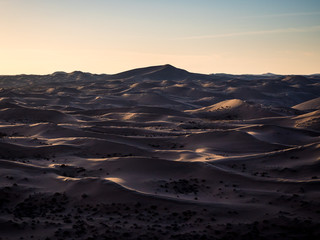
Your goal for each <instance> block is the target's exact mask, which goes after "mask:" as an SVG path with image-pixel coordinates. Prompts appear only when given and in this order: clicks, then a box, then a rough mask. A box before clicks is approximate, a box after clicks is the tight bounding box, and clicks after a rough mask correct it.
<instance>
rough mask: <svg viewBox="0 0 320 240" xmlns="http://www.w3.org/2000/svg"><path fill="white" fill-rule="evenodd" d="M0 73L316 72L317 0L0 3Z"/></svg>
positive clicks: (319, 68)
mask: <svg viewBox="0 0 320 240" xmlns="http://www.w3.org/2000/svg"><path fill="white" fill-rule="evenodd" d="M0 31H1V35H0V74H2V75H3V74H21V73H26V74H30V73H34V74H48V73H52V72H54V71H66V72H71V71H74V70H81V71H87V72H92V73H116V72H120V71H124V70H128V69H132V68H136V67H144V66H150V65H159V64H166V63H170V64H172V65H175V66H177V67H180V68H184V69H187V70H189V71H193V72H201V73H221V72H225V73H253V74H255V73H266V72H273V73H279V74H312V73H319V72H320V1H319V0H157V1H156V0H154V1H153V0H55V1H53V0H50V1H48V0H0Z"/></svg>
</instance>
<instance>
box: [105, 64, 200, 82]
mask: <svg viewBox="0 0 320 240" xmlns="http://www.w3.org/2000/svg"><path fill="white" fill-rule="evenodd" d="M195 75H198V74H195V73H190V72H188V71H186V70H184V69H180V68H176V67H174V66H172V65H170V64H166V65H160V66H152V67H146V68H136V69H133V70H129V71H125V72H122V73H118V74H114V75H112V76H110V78H112V79H126V78H127V79H136V78H144V79H145V78H150V79H153V80H179V79H185V78H189V77H192V76H195ZM204 76H205V75H204Z"/></svg>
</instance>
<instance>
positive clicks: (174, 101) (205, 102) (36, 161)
mask: <svg viewBox="0 0 320 240" xmlns="http://www.w3.org/2000/svg"><path fill="white" fill-rule="evenodd" d="M0 87H1V90H0V211H1V214H0V239H1V240H7V239H8V240H9V239H47V240H49V239H51V240H53V239H183V240H184V239H273V240H274V239H281V240H283V239H319V238H320V100H319V99H320V75H309V76H294V75H289V76H282V75H273V74H265V75H228V74H211V75H206V74H196V73H190V72H188V71H186V70H183V69H178V68H175V67H173V66H171V65H163V66H153V67H147V68H140V69H134V70H131V71H127V72H123V73H119V74H114V75H107V74H102V75H97V74H91V73H83V72H79V71H77V72H72V73H64V72H56V73H53V74H49V75H17V76H0Z"/></svg>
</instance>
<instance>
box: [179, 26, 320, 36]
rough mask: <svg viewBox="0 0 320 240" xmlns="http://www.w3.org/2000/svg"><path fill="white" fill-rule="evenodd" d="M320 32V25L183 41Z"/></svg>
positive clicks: (227, 34) (235, 33)
mask: <svg viewBox="0 0 320 240" xmlns="http://www.w3.org/2000/svg"><path fill="white" fill-rule="evenodd" d="M318 31H320V25H318V26H312V27H304V28H283V29H272V30H261V31H248V32H233V33H222V34H213V35H202V36H190V37H184V38H183V39H214V38H228V37H239V36H251V35H269V34H277V33H303V32H318Z"/></svg>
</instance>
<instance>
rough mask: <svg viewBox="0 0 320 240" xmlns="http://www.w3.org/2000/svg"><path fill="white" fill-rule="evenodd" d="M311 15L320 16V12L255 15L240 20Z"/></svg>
mask: <svg viewBox="0 0 320 240" xmlns="http://www.w3.org/2000/svg"><path fill="white" fill-rule="evenodd" d="M313 15H320V12H295V13H278V14H267V15H256V16H244V17H242V19H247V18H274V17H299V16H313Z"/></svg>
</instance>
